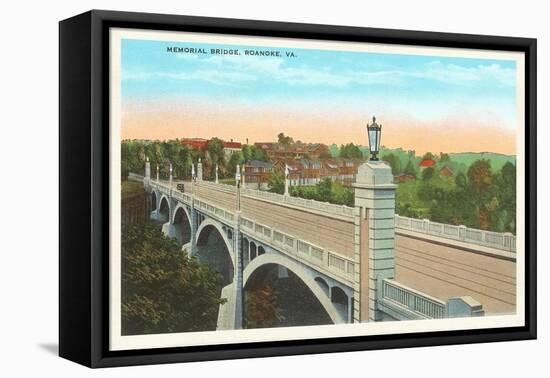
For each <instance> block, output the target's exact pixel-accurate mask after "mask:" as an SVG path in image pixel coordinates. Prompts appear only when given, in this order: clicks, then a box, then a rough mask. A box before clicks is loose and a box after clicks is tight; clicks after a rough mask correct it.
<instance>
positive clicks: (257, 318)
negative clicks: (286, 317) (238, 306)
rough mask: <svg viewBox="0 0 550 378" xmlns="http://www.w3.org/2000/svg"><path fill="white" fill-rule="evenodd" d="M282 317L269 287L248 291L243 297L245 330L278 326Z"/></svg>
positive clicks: (272, 291) (273, 293)
mask: <svg viewBox="0 0 550 378" xmlns="http://www.w3.org/2000/svg"><path fill="white" fill-rule="evenodd" d="M281 320H283V316H282V315H281V310H280V309H279V307H278V305H277V298H276V295H275V292H274V290H273V289H272V288H271V286H266V287H258V288H254V289H250V290H248V291H247V292H246V295H245V319H244V327H245V328H270V327H274V326H276V325H278V324H279V323H280V322H281Z"/></svg>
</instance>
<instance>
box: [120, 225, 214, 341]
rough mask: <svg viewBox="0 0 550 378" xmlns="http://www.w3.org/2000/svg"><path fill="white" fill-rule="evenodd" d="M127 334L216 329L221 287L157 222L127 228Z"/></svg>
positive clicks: (123, 269) (124, 297)
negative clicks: (165, 233) (183, 251)
mask: <svg viewBox="0 0 550 378" xmlns="http://www.w3.org/2000/svg"><path fill="white" fill-rule="evenodd" d="M121 242H122V248H121V250H122V267H121V272H122V284H121V287H122V334H124V335H136V334H153V333H168V332H191V331H207V330H215V329H216V321H217V314H218V308H219V305H220V304H221V303H223V302H225V300H224V299H223V300H222V299H220V298H219V294H220V290H221V285H220V281H219V279H220V278H219V275H218V274H217V273H215V272H213V271H211V270H210V269H209V268H208V266H207V265H201V264H199V263H198V262H197V260H196V259H194V258H189V257H187V255H186V254H185V253H182V252H181V250H180V247H179V246H178V244H177V242H176V240H175V239H170V238H167V237H165V236H164V235H163V234H162V232H161V230H160V228H159V227H158V226H156V225H153V224H151V223H140V224H135V225H131V226H123V229H122V239H121Z"/></svg>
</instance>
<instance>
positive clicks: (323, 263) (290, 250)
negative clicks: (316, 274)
mask: <svg viewBox="0 0 550 378" xmlns="http://www.w3.org/2000/svg"><path fill="white" fill-rule="evenodd" d="M240 222H241V226H243V231H245V233H247V234H249V235H251V236H253V237H255V238H257V239H258V240H259V241H264V242H267V244H270V245H273V246H275V247H277V248H278V249H280V250H281V251H283V252H285V253H287V254H289V255H292V256H294V257H296V258H297V259H298V260H301V261H306V262H308V263H310V264H311V265H314V266H317V267H319V268H322V269H324V270H326V271H328V272H330V273H332V274H334V275H335V276H337V277H340V278H344V279H346V280H349V281H353V279H354V271H355V264H354V262H353V260H351V259H349V258H346V257H343V256H341V255H338V254H335V253H333V252H330V251H328V250H326V249H323V248H321V247H319V246H316V245H313V244H311V243H308V242H305V241H303V240H300V238H298V237H296V236H292V235H289V234H286V233H284V232H281V231H279V230H276V229H274V228H272V227H268V226H266V225H263V224H260V223H257V222H254V221H252V220H250V219H248V218H245V217H241V220H240Z"/></svg>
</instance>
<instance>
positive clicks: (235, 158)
mask: <svg viewBox="0 0 550 378" xmlns="http://www.w3.org/2000/svg"><path fill="white" fill-rule="evenodd" d="M243 163H244V158H243V153H242V152H241V151H237V152H234V153H233V154H231V157H230V158H229V161H228V162H227V172H226V176H227V177H233V176H235V172H236V171H237V164H239V165H242V164H243ZM241 169H242V167H241Z"/></svg>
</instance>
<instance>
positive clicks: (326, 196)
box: [290, 178, 355, 207]
mask: <svg viewBox="0 0 550 378" xmlns="http://www.w3.org/2000/svg"><path fill="white" fill-rule="evenodd" d="M290 195H291V196H293V197H300V198H305V199H313V200H316V201H321V202H330V203H333V204H336V205H346V206H350V207H353V206H354V201H355V199H354V193H353V188H350V187H347V186H344V185H342V184H341V183H339V182H332V181H331V180H330V179H328V178H326V179H324V180H322V181H321V182H319V183H317V184H316V185H315V186H292V187H290Z"/></svg>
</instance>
